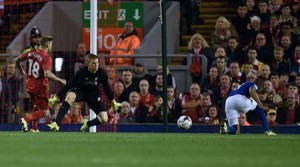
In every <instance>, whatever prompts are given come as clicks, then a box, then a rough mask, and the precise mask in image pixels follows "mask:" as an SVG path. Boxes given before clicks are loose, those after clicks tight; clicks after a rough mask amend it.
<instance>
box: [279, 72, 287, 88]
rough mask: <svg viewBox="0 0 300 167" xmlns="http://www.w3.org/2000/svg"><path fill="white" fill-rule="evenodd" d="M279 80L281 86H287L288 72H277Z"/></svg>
mask: <svg viewBox="0 0 300 167" xmlns="http://www.w3.org/2000/svg"><path fill="white" fill-rule="evenodd" d="M279 80H280V83H282V85H283V86H285V87H288V85H289V74H288V73H281V74H279Z"/></svg>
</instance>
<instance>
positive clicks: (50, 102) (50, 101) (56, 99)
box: [49, 95, 58, 107]
mask: <svg viewBox="0 0 300 167" xmlns="http://www.w3.org/2000/svg"><path fill="white" fill-rule="evenodd" d="M57 101H58V97H57V96H56V95H55V96H53V97H51V98H50V99H49V105H50V107H52V106H53V105H54V104H55V103H56V102H57Z"/></svg>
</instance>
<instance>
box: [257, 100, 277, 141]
mask: <svg viewBox="0 0 300 167" xmlns="http://www.w3.org/2000/svg"><path fill="white" fill-rule="evenodd" d="M255 111H256V112H257V113H258V116H259V119H260V121H261V122H262V124H263V127H264V130H265V134H266V135H270V136H271V135H276V133H274V132H272V131H271V130H270V129H269V125H268V121H267V118H266V114H265V112H264V110H263V109H262V108H261V107H259V106H256V108H255Z"/></svg>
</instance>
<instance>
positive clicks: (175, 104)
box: [167, 86, 182, 123]
mask: <svg viewBox="0 0 300 167" xmlns="http://www.w3.org/2000/svg"><path fill="white" fill-rule="evenodd" d="M167 98H168V108H169V113H168V118H169V120H168V121H169V122H171V123H176V122H177V120H178V118H179V117H180V116H181V110H182V107H181V101H180V100H179V99H178V98H176V96H175V89H174V88H173V87H171V86H168V88H167Z"/></svg>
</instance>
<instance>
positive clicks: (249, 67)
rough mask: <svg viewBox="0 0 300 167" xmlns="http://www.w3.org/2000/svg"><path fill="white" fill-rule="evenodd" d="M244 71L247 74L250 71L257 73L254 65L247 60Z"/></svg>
mask: <svg viewBox="0 0 300 167" xmlns="http://www.w3.org/2000/svg"><path fill="white" fill-rule="evenodd" d="M242 73H244V74H245V75H246V76H247V75H248V74H249V73H253V74H256V73H255V71H254V70H253V65H252V64H251V63H249V62H247V63H245V64H244V69H243V71H242Z"/></svg>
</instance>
